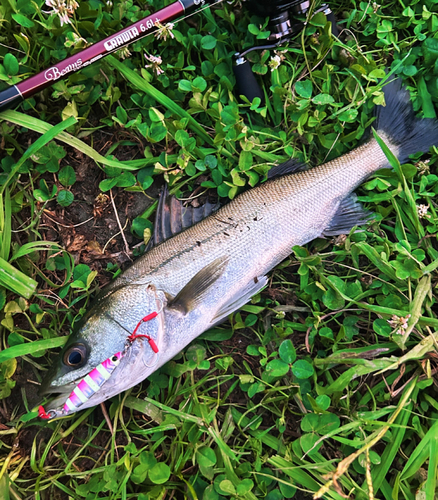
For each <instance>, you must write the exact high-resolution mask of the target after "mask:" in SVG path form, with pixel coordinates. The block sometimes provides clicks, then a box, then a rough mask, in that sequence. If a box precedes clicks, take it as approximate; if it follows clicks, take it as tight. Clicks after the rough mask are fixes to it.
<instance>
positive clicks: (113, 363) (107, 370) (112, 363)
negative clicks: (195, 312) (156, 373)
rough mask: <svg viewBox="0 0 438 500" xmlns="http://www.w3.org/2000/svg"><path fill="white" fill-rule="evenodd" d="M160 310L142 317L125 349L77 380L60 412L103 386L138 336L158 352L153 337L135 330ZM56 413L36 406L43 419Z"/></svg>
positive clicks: (70, 408) (79, 403)
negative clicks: (77, 382)
mask: <svg viewBox="0 0 438 500" xmlns="http://www.w3.org/2000/svg"><path fill="white" fill-rule="evenodd" d="M160 312H161V309H160V311H158V312H156V311H154V312H152V313H150V314H148V315H147V316H145V317H144V318H142V319H141V320H140V321H139V322H138V324H137V326H136V327H135V328H134V331H133V332H132V334H131V335H129V337H127V339H126V340H127V342H126V346H125V349H124V350H123V351H120V352H117V353H116V354H114V355H113V356H111V357H110V358H108V359H106V360H105V361H103V362H102V363H100V365H98V366H96V368H94V369H93V370H91V372H90V373H89V374H88V375H87V376H86V377H85V378H83V379H82V380H81V381H80V382H79V384H78V385H77V386H76V387H75V388H74V389H73V392H72V393H71V394H70V396H69V397H68V399H67V401H66V402H65V404H64V408H63V409H62V410H61V414H67V413H69V412H71V411H75V410H76V409H77V408H79V407H80V406H82V405H83V404H84V403H86V402H87V401H88V400H89V399H90V398H91V397H92V396H93V395H94V394H96V392H97V391H98V390H99V389H100V388H101V387H102V386H103V384H104V383H105V382H106V381H107V380H108V379H109V378H110V377H111V375H112V373H113V371H114V370H115V369H116V368H117V366H119V364H120V360H121V359H122V358H123V357H124V356H125V355H126V352H127V350H128V349H129V347H130V346H131V345H132V343H133V342H134V340H136V339H138V338H145V339H146V340H147V341H148V343H149V345H150V346H151V349H152V350H153V351H154V353H155V354H158V351H159V349H158V347H157V344H156V343H155V341H154V339H153V338H152V337H151V336H150V335H146V334H141V333H137V331H138V329H139V328H140V326H141V324H142V323H145V322H146V321H150V320H151V319H154V318H156V317H157V316H158V314H159V313H160ZM56 413H57V412H55V411H53V410H49V411H48V412H46V411H45V409H44V408H43V407H42V406H40V407H39V408H38V416H39V417H40V418H42V419H44V420H48V419H50V418H53V417H55V416H56Z"/></svg>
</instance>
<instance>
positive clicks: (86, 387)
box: [38, 352, 123, 420]
mask: <svg viewBox="0 0 438 500" xmlns="http://www.w3.org/2000/svg"><path fill="white" fill-rule="evenodd" d="M122 357H123V353H122V352H118V353H116V354H114V355H113V356H111V357H110V358H108V359H106V360H105V361H103V362H102V363H100V365H98V366H96V368H94V369H93V370H91V372H90V373H89V374H88V375H87V376H86V377H85V378H83V379H82V380H81V381H80V382H79V384H78V385H77V386H76V387H75V388H74V390H73V392H72V393H71V394H70V396H69V397H68V399H67V401H66V402H65V404H64V408H63V410H62V411H63V413H69V412H71V411H75V410H77V408H79V407H80V406H82V405H83V404H84V403H86V402H87V401H88V400H89V399H90V398H91V396H93V395H94V394H95V393H96V392H97V391H98V390H99V389H100V388H101V387H102V385H103V384H104V383H105V382H106V381H107V380H108V379H109V378H110V377H111V374H112V373H113V371H114V370H115V369H116V368H117V366H118V365H119V363H120V360H121V359H122ZM38 416H39V417H40V418H42V419H45V420H48V419H50V418H52V415H51V414H50V410H49V412H48V413H46V411H45V410H44V408H43V407H42V406H40V407H39V408H38Z"/></svg>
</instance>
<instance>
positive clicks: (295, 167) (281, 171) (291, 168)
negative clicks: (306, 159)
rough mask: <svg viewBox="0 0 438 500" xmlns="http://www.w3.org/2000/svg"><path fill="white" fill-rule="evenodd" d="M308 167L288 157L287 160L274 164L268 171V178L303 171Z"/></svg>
mask: <svg viewBox="0 0 438 500" xmlns="http://www.w3.org/2000/svg"><path fill="white" fill-rule="evenodd" d="M307 169H308V165H306V164H305V163H303V162H300V161H299V160H297V159H296V158H290V159H289V160H287V161H285V162H283V163H280V165H274V166H273V167H272V168H271V170H269V172H268V179H269V180H271V179H276V178H277V177H282V176H283V175H288V174H296V173H298V172H303V171H304V170H307Z"/></svg>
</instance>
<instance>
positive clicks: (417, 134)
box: [40, 81, 438, 418]
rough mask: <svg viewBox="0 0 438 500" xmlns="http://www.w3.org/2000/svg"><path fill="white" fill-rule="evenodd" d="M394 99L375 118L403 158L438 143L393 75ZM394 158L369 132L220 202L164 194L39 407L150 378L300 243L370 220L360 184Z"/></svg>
mask: <svg viewBox="0 0 438 500" xmlns="http://www.w3.org/2000/svg"><path fill="white" fill-rule="evenodd" d="M385 100H386V107H377V108H376V121H375V122H374V124H373V126H374V127H375V129H376V130H377V134H378V135H379V136H380V138H381V139H382V140H383V141H384V142H385V143H386V145H387V146H388V148H389V149H390V150H391V152H392V153H393V154H394V155H395V156H397V157H398V159H399V160H400V161H402V162H403V161H406V160H407V158H408V156H409V155H410V154H412V153H416V152H417V151H427V150H428V149H429V147H430V146H431V145H434V144H438V124H437V122H436V121H433V120H427V119H423V120H419V119H416V118H415V117H414V114H413V111H412V107H411V104H410V102H409V95H408V93H407V92H406V91H404V90H403V89H402V88H401V86H400V83H399V82H398V81H395V82H393V83H391V84H389V85H387V86H385ZM387 166H388V160H387V158H386V156H385V154H384V153H383V151H382V149H381V148H380V146H379V144H378V142H377V140H376V138H375V137H374V136H373V135H372V134H370V138H369V140H368V141H367V142H364V143H363V144H362V145H361V146H359V147H358V148H356V149H355V150H353V151H351V152H350V153H348V154H346V155H344V156H342V157H340V158H338V159H335V160H333V161H330V162H328V163H325V164H324V165H321V166H319V167H316V168H313V169H310V170H303V168H302V166H301V167H297V166H296V165H293V164H291V162H288V163H286V164H285V165H282V166H280V168H279V169H277V170H275V169H274V172H275V175H276V176H272V178H271V179H270V180H268V181H267V182H265V183H264V184H262V185H260V186H258V187H256V188H254V189H251V190H248V191H246V192H244V193H243V194H241V195H240V196H238V197H236V198H235V199H234V200H233V201H231V202H230V203H228V204H227V205H225V206H223V207H222V208H220V209H219V210H217V211H214V210H213V208H214V207H212V206H211V205H207V206H205V207H203V208H202V210H203V214H201V212H200V209H185V208H182V206H181V204H180V203H179V202H177V201H176V200H174V199H172V200H164V199H161V200H160V207H159V214H158V222H159V223H158V227H157V228H156V238H155V239H156V243H157V244H156V246H155V247H154V248H152V249H151V250H150V251H148V252H147V253H146V254H145V255H144V256H142V257H141V258H140V259H138V260H137V262H135V263H134V265H132V266H131V267H130V268H129V269H128V270H127V271H125V272H124V273H123V274H122V275H121V276H120V277H118V278H117V279H116V280H115V281H114V282H113V283H111V284H110V285H109V286H108V287H107V288H106V289H104V290H103V291H102V292H101V294H100V295H99V296H98V297H97V299H96V300H95V302H94V305H93V306H92V307H91V309H90V310H89V311H88V313H87V314H86V315H85V317H84V318H83V319H82V320H81V322H80V324H78V325H77V327H76V329H75V331H74V333H73V334H72V335H71V337H70V338H69V340H68V342H67V344H66V346H65V347H64V349H63V351H62V353H61V355H60V357H59V359H58V360H57V363H56V364H55V365H54V366H53V367H52V368H51V370H50V372H49V373H48V374H47V376H46V378H45V381H44V383H43V393H45V394H49V393H59V394H58V396H57V397H56V398H55V399H54V400H53V401H51V402H49V404H48V405H47V406H46V407H45V409H43V408H40V415H41V416H42V417H43V418H54V417H57V416H64V415H69V414H71V413H73V412H75V411H78V410H81V409H84V408H88V407H91V406H94V405H97V404H99V403H101V402H102V401H105V400H107V399H108V398H110V397H112V396H115V395H116V394H119V393H120V392H122V391H124V390H126V389H128V388H130V387H132V386H134V385H135V384H137V383H139V382H141V381H142V380H144V379H145V378H146V377H148V376H149V375H150V374H151V373H153V372H154V371H155V370H156V369H157V368H158V367H160V366H161V365H162V364H164V363H166V362H167V361H168V360H170V359H172V358H173V357H174V356H175V355H176V354H178V353H179V352H180V351H181V349H182V348H183V347H184V346H186V345H187V344H188V343H190V342H191V341H192V340H193V339H195V338H196V337H197V336H198V335H200V334H201V333H202V332H204V331H205V330H207V329H209V328H211V327H212V326H213V325H215V324H218V323H220V322H221V321H224V320H225V319H226V318H227V316H228V315H229V314H230V313H232V312H233V311H235V310H237V309H239V308H240V307H242V306H243V305H244V304H245V303H246V302H248V301H249V300H250V298H251V297H252V296H253V295H254V294H256V293H257V292H259V291H260V290H261V289H262V288H263V287H264V286H265V285H266V282H267V277H266V274H267V273H268V272H269V271H270V270H271V269H272V268H273V267H274V266H276V265H277V264H278V263H279V262H281V261H282V260H283V259H284V258H285V257H287V256H288V255H289V253H290V252H291V249H292V247H293V246H294V245H303V244H305V243H307V242H309V241H311V240H313V239H314V238H317V237H319V236H332V235H336V234H344V233H348V232H349V231H350V230H351V229H352V228H353V227H354V226H356V225H360V224H363V223H365V222H366V221H367V220H368V219H369V217H370V214H369V213H366V212H364V210H363V208H362V207H361V205H360V204H359V203H358V202H357V201H356V199H355V197H354V195H353V194H352V192H353V190H354V189H355V188H356V187H357V186H359V185H360V184H361V183H362V182H363V181H364V180H365V179H367V177H369V176H370V175H371V174H372V173H373V172H375V171H376V170H378V169H381V168H383V167H387ZM279 174H282V175H279ZM205 215H207V216H206V217H205V218H203V220H201V221H199V222H198V220H199V219H200V218H202V217H203V216H205ZM169 218H170V219H169ZM176 226H178V227H176ZM178 231H179V232H178ZM175 233H177V234H175ZM172 235H173V236H172ZM166 238H167V239H166ZM108 360H109V361H108Z"/></svg>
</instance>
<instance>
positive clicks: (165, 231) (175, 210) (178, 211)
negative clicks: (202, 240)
mask: <svg viewBox="0 0 438 500" xmlns="http://www.w3.org/2000/svg"><path fill="white" fill-rule="evenodd" d="M218 208H219V204H213V203H210V202H209V201H207V202H206V203H205V204H204V205H202V206H200V207H196V208H195V207H191V206H187V207H185V206H184V205H183V202H182V201H180V200H178V199H177V198H175V196H169V191H168V189H167V185H166V186H164V188H163V190H162V192H161V194H160V200H159V202H158V208H157V214H156V216H155V227H154V237H153V245H158V244H159V243H162V242H163V241H165V240H167V239H168V238H170V237H172V236H175V235H176V234H178V233H180V232H181V231H183V230H184V229H187V228H189V227H191V226H193V225H194V224H196V223H197V222H200V221H201V220H203V219H205V218H206V217H208V216H209V215H210V214H211V213H212V212H214V211H215V210H217V209H218ZM148 249H149V248H148Z"/></svg>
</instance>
